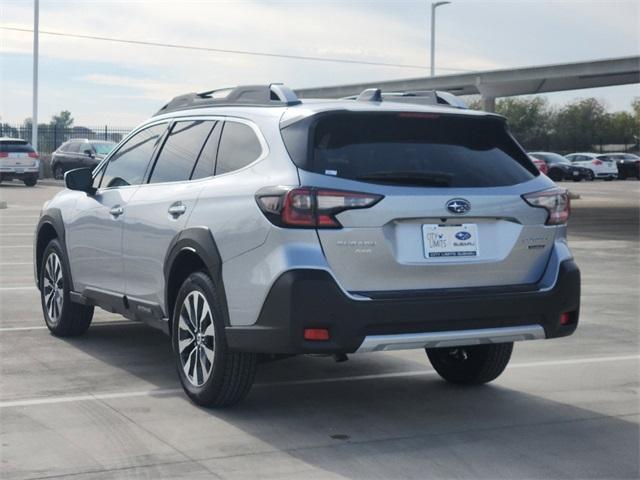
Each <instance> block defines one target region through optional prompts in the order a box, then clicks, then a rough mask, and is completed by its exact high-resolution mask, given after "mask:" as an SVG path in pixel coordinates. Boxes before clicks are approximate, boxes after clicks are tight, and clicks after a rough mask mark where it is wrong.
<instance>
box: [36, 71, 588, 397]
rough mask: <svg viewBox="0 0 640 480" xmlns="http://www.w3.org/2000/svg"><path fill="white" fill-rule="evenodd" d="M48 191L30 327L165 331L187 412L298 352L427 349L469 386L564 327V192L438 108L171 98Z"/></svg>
mask: <svg viewBox="0 0 640 480" xmlns="http://www.w3.org/2000/svg"><path fill="white" fill-rule="evenodd" d="M65 182H66V187H67V188H66V189H65V190H64V191H62V192H60V193H59V194H57V195H56V196H55V197H54V198H53V199H52V200H50V201H49V202H47V203H46V204H45V205H44V207H43V210H42V214H41V218H40V221H39V223H38V226H37V232H36V240H35V245H34V255H35V262H34V265H35V277H36V283H37V285H38V288H39V289H40V293H41V300H42V310H43V314H44V319H45V322H46V324H47V326H48V327H49V329H50V330H51V332H53V334H54V335H59V336H72V335H80V334H82V333H84V332H85V331H86V330H87V328H88V327H89V325H90V323H91V319H92V315H93V310H94V307H95V306H98V307H101V308H103V309H106V310H108V311H110V312H116V313H119V314H122V315H124V316H125V317H127V318H130V319H133V320H141V321H144V322H146V323H148V324H150V325H152V326H155V327H158V328H160V329H162V330H164V331H165V332H166V333H167V334H169V335H170V338H171V342H172V345H173V352H174V355H175V361H176V364H177V371H178V375H179V378H180V381H181V383H182V385H183V387H184V389H185V391H186V393H187V395H188V396H189V397H190V398H191V399H192V400H193V401H194V402H196V403H197V404H200V405H206V406H226V405H231V404H234V403H237V402H238V401H240V400H241V399H243V398H244V397H245V396H246V395H247V393H248V392H249V390H250V388H251V385H252V382H253V380H254V377H255V373H256V369H257V365H258V363H259V360H260V359H262V358H268V357H275V356H282V355H295V354H326V355H335V356H336V358H340V359H344V358H345V355H346V354H350V353H360V352H374V351H386V350H394V349H412V348H421V349H422V348H424V349H426V354H427V356H428V358H429V360H430V362H431V364H432V365H433V367H434V368H435V370H436V371H437V372H438V373H439V374H440V375H441V376H442V377H443V378H444V379H445V380H447V381H450V382H454V383H458V384H465V385H477V384H482V383H486V382H489V381H491V380H493V379H495V378H496V377H497V376H498V375H500V374H501V373H502V371H503V370H504V368H505V367H506V365H507V363H508V361H509V358H510V356H511V352H512V348H513V342H515V341H519V340H533V339H543V338H554V337H562V336H565V335H569V334H571V333H573V332H574V330H575V329H576V326H577V323H578V315H579V307H580V273H579V270H578V268H577V266H576V264H575V263H574V260H573V257H572V255H571V252H570V250H569V248H568V247H567V241H566V223H567V220H568V218H569V213H570V206H569V198H568V195H567V192H566V191H565V190H562V189H560V188H558V187H557V186H556V185H555V184H554V183H553V182H552V181H551V180H549V179H548V178H547V177H546V176H544V175H542V174H540V173H539V172H538V170H537V169H536V167H535V166H534V165H533V164H532V163H531V161H530V159H529V157H528V156H527V154H526V153H525V152H524V151H523V149H522V148H521V147H520V146H519V145H518V143H517V142H516V141H515V140H514V138H513V137H512V136H511V135H510V133H509V131H508V129H507V126H506V124H505V120H504V118H502V117H500V116H497V115H494V114H490V113H483V112H476V111H470V110H467V109H464V108H461V104H460V102H459V101H458V100H457V99H455V97H452V96H451V95H449V94H445V93H441V92H422V93H415V94H382V93H381V92H380V91H379V90H367V91H365V92H363V93H362V94H361V95H359V96H358V97H356V98H348V99H341V100H306V99H305V100H304V101H301V100H300V99H298V98H297V97H296V95H295V93H294V92H293V91H291V90H290V89H288V88H287V87H285V86H284V85H280V84H272V85H265V86H248V87H236V88H232V89H225V90H215V91H210V92H205V93H200V94H188V95H182V96H180V97H176V98H174V99H173V100H172V101H171V102H169V103H168V104H167V105H166V106H164V107H163V108H162V109H161V110H160V111H159V112H158V113H157V114H156V115H154V116H153V117H152V118H151V119H149V120H148V121H147V122H145V123H144V124H142V125H141V126H139V127H138V128H136V129H135V130H134V131H133V132H131V134H130V135H128V136H127V137H126V138H125V139H124V140H123V141H122V142H121V143H120V144H119V145H118V146H117V147H116V148H115V149H114V150H113V151H112V153H111V154H110V155H109V156H108V157H107V158H105V159H104V160H103V161H102V162H101V163H100V164H99V165H98V166H97V167H96V168H95V169H94V170H93V171H91V170H89V169H77V170H73V171H70V172H67V174H66V177H65Z"/></svg>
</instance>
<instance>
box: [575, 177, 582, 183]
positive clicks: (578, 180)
mask: <svg viewBox="0 0 640 480" xmlns="http://www.w3.org/2000/svg"><path fill="white" fill-rule="evenodd" d="M573 181H574V182H581V181H582V177H578V178H575V177H574V178H573Z"/></svg>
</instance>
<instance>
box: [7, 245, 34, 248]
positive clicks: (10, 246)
mask: <svg viewBox="0 0 640 480" xmlns="http://www.w3.org/2000/svg"><path fill="white" fill-rule="evenodd" d="M0 248H33V245H0Z"/></svg>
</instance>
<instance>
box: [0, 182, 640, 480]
mask: <svg viewBox="0 0 640 480" xmlns="http://www.w3.org/2000/svg"><path fill="white" fill-rule="evenodd" d="M564 185H565V186H568V187H569V188H570V189H571V190H572V191H574V192H576V193H579V194H580V195H581V198H580V199H579V200H576V201H574V203H573V207H574V208H573V218H572V220H571V223H570V229H569V231H570V243H571V247H572V249H573V251H574V254H575V256H576V258H577V261H578V264H579V266H580V268H581V269H582V278H583V293H582V295H583V296H582V314H581V325H580V326H579V328H578V331H577V332H576V334H575V335H573V336H572V337H568V338H564V339H557V340H549V341H539V342H525V343H519V344H517V345H516V348H515V352H514V357H513V358H512V361H511V365H510V367H509V368H508V369H507V371H506V372H505V373H504V374H503V375H502V376H501V377H500V378H499V379H498V380H497V381H496V382H494V383H493V384H491V385H489V386H484V387H480V388H476V389H466V388H459V387H453V386H450V385H447V384H445V383H444V382H442V381H440V380H439V378H438V377H437V375H435V373H434V371H433V370H432V369H431V367H430V365H429V363H428V361H427V358H426V355H425V354H424V352H423V351H419V350H414V351H408V352H398V353H382V354H380V353H378V354H361V355H359V356H358V355H354V356H351V359H350V361H348V362H345V363H339V364H337V363H334V362H333V360H332V359H329V358H317V357H314V358H311V357H299V358H291V359H288V360H282V361H278V362H273V363H269V364H265V365H263V366H262V367H261V369H260V371H259V374H258V379H257V385H256V386H255V387H254V389H253V391H252V393H251V394H250V396H249V397H248V399H247V400H246V401H245V402H244V403H243V404H241V405H240V406H239V407H237V408H235V409H231V410H223V411H208V410H204V409H201V408H198V407H196V406H194V405H193V404H191V403H190V402H189V401H188V400H187V399H186V397H185V396H184V395H183V394H182V391H181V389H180V385H179V382H178V378H177V375H176V373H175V370H174V366H173V361H172V357H171V353H170V347H169V342H168V340H167V339H166V338H165V337H164V336H163V334H162V333H160V332H157V331H155V330H153V329H151V328H149V327H146V326H144V325H142V324H137V323H133V322H129V321H126V320H123V319H122V318H121V317H117V316H114V315H110V314H107V313H105V312H102V311H99V310H97V311H96V315H95V317H94V323H93V326H92V327H91V329H90V330H89V332H88V333H87V334H86V335H85V336H84V337H81V338H77V339H71V340H69V339H67V340H64V339H58V338H55V337H53V336H51V335H50V334H49V332H48V330H47V329H46V328H45V327H44V322H43V320H42V314H41V312H40V302H39V296H38V291H37V289H36V287H35V286H34V283H33V274H32V268H33V267H32V250H31V248H32V236H33V230H34V226H35V223H36V221H37V217H38V213H39V210H40V206H41V205H42V203H43V201H44V200H45V199H47V198H50V197H51V196H53V195H54V194H55V193H56V191H58V190H59V189H60V187H57V186H51V185H49V186H43V185H38V186H37V187H35V188H26V187H24V186H23V185H22V184H18V183H17V182H14V183H13V184H6V183H3V184H2V185H0V200H4V201H6V202H7V204H8V208H6V209H2V210H0V460H1V465H0V477H1V478H3V479H4V478H49V477H57V476H66V475H69V476H70V475H74V476H77V477H80V478H113V477H117V478H121V477H125V478H160V477H172V478H178V477H190V478H199V477H203V478H204V477H206V478H225V479H226V478H273V479H284V478H308V479H311V478H317V479H324V478H363V479H364V478H367V479H369V478H637V477H638V475H639V474H640V468H639V460H638V459H639V451H640V436H639V434H640V429H639V421H640V416H639V414H640V402H639V383H638V381H639V377H640V373H639V368H638V367H639V366H640V364H639V360H640V352H639V350H638V342H639V335H638V334H639V328H638V326H639V321H640V320H639V317H640V315H639V313H640V308H639V292H640V285H639V272H640V255H639V254H640V249H639V243H638V232H639V223H638V218H639V206H640V181H636V180H627V181H616V182H591V183H579V184H573V183H572V184H564ZM74 478H75V477H74Z"/></svg>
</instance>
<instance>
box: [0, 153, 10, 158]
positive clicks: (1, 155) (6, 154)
mask: <svg viewBox="0 0 640 480" xmlns="http://www.w3.org/2000/svg"><path fill="white" fill-rule="evenodd" d="M8 156H9V152H0V158H6V157H8Z"/></svg>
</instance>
